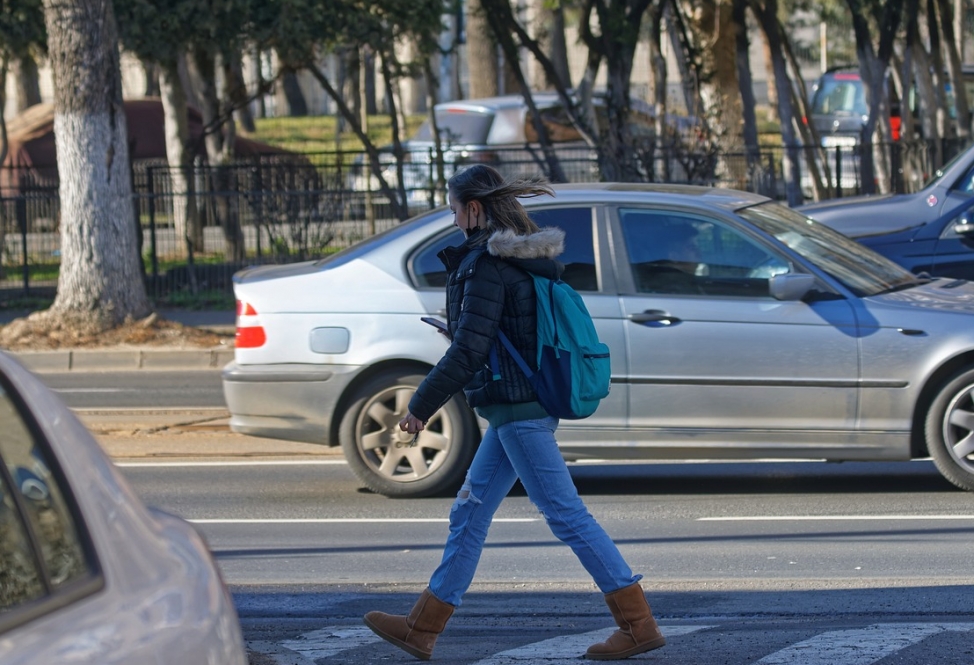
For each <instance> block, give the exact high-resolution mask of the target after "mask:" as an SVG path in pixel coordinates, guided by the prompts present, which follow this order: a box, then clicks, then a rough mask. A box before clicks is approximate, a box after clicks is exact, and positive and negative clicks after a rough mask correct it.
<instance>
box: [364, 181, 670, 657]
mask: <svg viewBox="0 0 974 665" xmlns="http://www.w3.org/2000/svg"><path fill="white" fill-rule="evenodd" d="M447 189H448V194H449V202H450V209H451V210H452V211H453V214H454V224H455V225H456V226H457V227H458V228H459V229H460V230H461V231H463V232H464V234H465V236H466V240H465V241H464V242H463V243H462V244H461V245H460V246H458V247H450V248H447V249H445V250H443V251H442V252H441V253H440V259H441V260H442V261H443V263H444V264H445V265H446V268H447V271H448V272H449V279H448V281H447V292H446V296H447V321H448V330H449V335H450V338H451V344H450V347H449V349H447V351H446V354H445V355H444V356H443V358H442V359H441V360H440V361H439V362H438V363H437V364H436V367H434V368H433V369H432V370H431V371H430V373H429V374H428V375H427V377H426V379H425V380H424V381H423V382H422V384H420V386H419V388H417V390H416V394H415V395H414V396H413V398H412V399H411V400H410V402H409V412H408V413H407V415H406V416H405V417H404V418H403V419H402V420H401V421H400V423H399V427H400V428H401V429H402V430H404V431H406V432H409V433H416V432H419V431H421V430H422V429H424V427H425V424H426V422H427V421H428V420H429V419H430V417H431V416H432V415H433V414H434V413H435V412H436V411H437V410H438V409H439V408H440V407H442V406H443V405H444V404H445V403H446V402H447V401H449V399H450V398H451V397H452V396H453V395H454V394H456V393H457V392H459V391H460V390H463V391H464V394H465V396H466V398H467V402H468V404H469V405H470V406H471V407H472V408H474V409H475V410H476V411H477V413H478V415H480V416H481V417H482V418H484V419H485V420H486V421H487V422H488V424H489V427H488V428H487V430H486V432H485V433H484V437H483V440H482V441H481V443H480V447H479V448H478V449H477V453H476V455H475V456H474V459H473V462H472V463H471V465H470V469H469V470H468V472H467V477H466V480H465V481H464V483H463V486H462V487H461V488H460V492H459V494H458V495H457V499H456V501H455V503H454V504H453V508H452V510H451V512H450V535H449V537H448V539H447V542H446V546H445V548H444V551H443V557H442V560H441V562H440V565H439V567H437V569H436V570H435V571H434V573H433V575H432V577H431V579H430V582H429V586H428V588H427V589H426V590H425V591H424V592H423V593H422V595H421V596H420V597H419V600H417V601H416V604H415V605H414V606H413V608H412V610H411V611H410V613H409V614H408V615H407V616H402V615H390V614H385V613H383V612H369V613H368V614H366V615H365V623H366V625H367V626H369V628H371V629H372V630H373V631H374V632H375V633H376V634H378V635H379V636H380V637H382V638H383V639H385V640H387V641H389V642H391V643H392V644H395V645H396V646H398V647H400V648H401V649H403V650H405V651H407V652H408V653H410V654H412V655H413V656H415V657H417V658H420V659H423V660H428V659H429V658H430V657H431V656H432V653H433V646H434V644H435V642H436V638H437V637H438V636H439V634H440V633H441V632H443V629H444V628H445V627H446V623H447V621H448V620H449V619H450V616H451V615H452V614H453V611H454V609H455V608H456V607H458V606H459V605H460V599H461V597H462V596H463V594H464V592H465V591H466V590H467V588H468V587H469V586H470V584H471V582H472V581H473V576H474V573H475V572H476V569H477V563H478V562H479V560H480V554H481V551H482V550H483V545H484V541H485V540H486V538H487V529H488V528H489V527H490V524H491V520H492V519H493V516H494V513H495V512H496V511H497V508H498V507H499V506H500V503H501V501H503V500H504V497H506V496H507V494H508V493H509V492H510V490H511V488H512V487H513V486H514V483H515V481H517V480H518V479H520V480H521V484H522V485H523V486H524V489H525V490H526V491H527V494H528V497H529V498H530V499H531V501H532V502H533V503H534V504H535V505H536V506H537V507H538V509H539V511H540V512H541V514H542V515H543V516H544V518H545V520H546V522H547V524H548V526H549V528H550V529H551V531H552V533H554V535H555V536H556V537H557V538H558V539H559V540H561V541H562V542H564V543H566V544H567V545H568V546H569V547H571V548H572V550H573V551H574V552H575V555H576V556H577V557H578V559H579V561H580V562H581V564H582V565H583V566H584V567H585V569H586V570H587V571H588V573H589V574H590V575H591V576H592V578H593V580H594V581H595V583H596V585H597V586H598V587H599V589H600V590H601V591H602V592H603V593H604V594H605V601H606V604H607V605H608V606H609V610H610V612H611V613H612V616H613V618H614V619H615V621H616V624H617V625H618V626H619V630H617V631H616V632H615V633H613V634H612V635H611V636H610V637H609V638H608V639H607V640H606V641H605V642H602V643H599V644H594V645H592V646H591V647H589V649H588V651H587V652H586V654H585V656H586V657H587V658H592V659H596V660H616V659H621V658H627V657H629V656H632V655H634V654H637V653H642V652H644V651H649V650H651V649H656V648H658V647H661V646H663V645H664V644H666V640H665V638H664V637H663V635H662V634H661V633H660V631H659V628H658V627H657V625H656V621H655V620H654V618H653V614H652V612H651V610H650V608H649V604H648V603H647V602H646V597H645V595H644V594H643V590H642V587H640V585H639V580H640V579H641V578H642V576H641V575H634V574H633V572H632V570H631V569H630V567H629V565H628V564H627V563H626V561H625V560H624V559H623V557H622V554H621V553H620V552H619V549H618V548H617V547H616V545H615V543H613V542H612V540H611V538H609V536H608V534H606V532H605V531H604V530H603V529H602V527H601V526H599V524H598V523H597V522H596V521H595V518H594V517H592V515H591V514H590V513H589V512H588V509H587V508H586V507H585V504H584V503H583V502H582V500H581V497H579V496H578V492H577V491H576V489H575V485H574V483H573V482H572V479H571V476H570V474H569V472H568V467H567V465H566V464H565V461H564V458H563V457H562V456H561V453H560V452H559V450H558V443H557V441H556V440H555V430H556V428H557V427H558V420H557V419H556V418H552V417H551V416H549V415H548V414H547V413H546V412H545V411H544V409H543V408H542V407H541V405H540V404H539V403H538V402H537V397H536V395H535V392H534V389H533V388H532V387H531V384H530V383H529V382H528V380H527V378H526V377H525V376H524V374H523V373H522V372H521V370H520V369H519V368H518V366H517V365H516V364H515V361H514V360H513V359H512V358H511V356H510V355H508V353H507V352H506V350H505V349H504V348H503V346H501V345H498V349H497V356H498V365H499V368H500V372H498V373H497V374H496V375H495V374H494V372H492V371H491V370H489V369H488V368H487V366H488V363H489V361H488V358H489V356H490V352H491V348H492V347H494V345H495V341H496V339H497V331H498V330H503V331H504V333H505V334H506V335H507V337H508V338H509V339H510V340H511V342H512V343H513V345H514V347H515V348H516V349H517V350H518V351H519V352H520V354H521V356H522V357H523V358H525V359H526V360H528V362H529V363H531V364H532V365H534V364H535V362H536V358H537V353H538V350H537V329H536V328H537V314H536V311H535V306H536V299H535V290H534V281H533V278H532V277H531V275H530V274H529V273H535V274H538V275H542V276H544V277H548V278H551V279H555V278H558V277H559V276H560V274H561V271H562V270H563V266H562V264H561V263H559V262H558V261H556V260H555V257H556V256H558V255H559V254H561V252H562V250H563V249H564V232H563V231H562V230H561V229H558V228H554V227H549V228H544V229H539V228H538V226H537V225H536V224H535V223H534V222H533V221H532V220H531V219H530V217H528V215H527V212H526V211H525V209H524V207H523V206H522V205H521V204H520V202H519V201H518V197H522V198H523V197H535V196H542V195H554V192H553V191H552V190H551V189H550V187H548V186H547V185H545V184H543V183H539V182H525V181H505V180H504V178H503V177H502V176H501V175H500V174H499V173H498V172H497V171H496V170H495V169H493V168H491V167H489V166H485V165H476V166H472V167H470V168H468V169H466V170H464V171H461V172H459V173H457V174H455V175H454V176H453V177H452V178H450V180H449V182H448V183H447Z"/></svg>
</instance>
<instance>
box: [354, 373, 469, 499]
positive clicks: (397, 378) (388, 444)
mask: <svg viewBox="0 0 974 665" xmlns="http://www.w3.org/2000/svg"><path fill="white" fill-rule="evenodd" d="M422 380H423V376H421V375H415V374H407V373H404V372H401V371H392V372H384V373H382V374H378V375H376V376H374V377H372V378H371V379H369V380H368V381H366V382H365V383H364V384H362V385H361V386H360V387H359V388H358V389H357V390H356V392H355V395H354V397H353V399H352V402H351V404H350V405H349V408H348V409H347V410H346V411H345V414H344V416H343V417H342V421H341V425H340V428H339V441H340V442H341V445H342V451H343V452H344V453H345V459H346V460H347V461H348V465H349V467H351V469H352V471H353V472H354V473H355V475H356V476H358V478H359V480H361V481H362V483H364V484H365V486H366V487H367V488H368V489H370V490H371V491H373V492H375V493H377V494H382V495H384V496H388V497H421V496H430V495H435V494H442V493H444V492H446V491H448V490H455V489H456V488H457V487H459V486H460V483H461V482H462V480H463V478H464V476H465V475H466V471H467V467H469V465H470V461H471V460H472V459H473V453H474V451H475V450H476V442H477V440H478V438H479V437H478V436H477V433H476V429H477V425H476V422H475V421H474V418H473V415H472V414H471V413H470V409H469V408H468V407H467V406H466V403H465V402H464V401H463V398H462V397H460V396H454V397H453V398H452V399H451V400H450V401H449V402H447V403H446V405H445V406H443V408H441V409H440V410H439V411H437V412H436V413H435V414H434V415H433V417H432V418H430V420H429V422H428V423H426V429H425V430H423V431H422V432H420V434H419V436H418V437H417V438H416V441H415V443H414V442H413V436H412V435H411V434H407V433H406V432H403V431H401V430H400V429H399V421H400V420H401V419H402V417H403V416H405V415H406V413H407V411H408V407H409V400H410V398H412V396H413V393H415V392H416V387H417V386H418V385H419V384H420V382H421V381H422Z"/></svg>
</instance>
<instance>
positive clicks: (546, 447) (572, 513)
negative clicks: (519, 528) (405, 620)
mask: <svg viewBox="0 0 974 665" xmlns="http://www.w3.org/2000/svg"><path fill="white" fill-rule="evenodd" d="M557 427H558V420H557V419H556V418H543V419H540V420H519V421H515V422H511V423H506V424H504V425H502V426H500V427H498V428H496V429H495V428H494V427H488V428H487V431H486V432H485V433H484V438H483V441H481V443H480V448H478V449H477V453H476V455H475V456H474V459H473V462H472V463H471V465H470V470H469V471H468V472H467V479H466V481H465V482H464V483H463V487H462V488H461V489H460V492H459V494H458V495H457V499H456V502H455V503H454V504H453V509H452V510H451V512H450V536H449V538H448V539H447V541H446V547H445V548H444V550H443V559H442V561H441V562H440V565H439V567H437V569H436V571H434V573H433V576H432V577H431V578H430V584H429V587H430V591H432V592H433V595H435V596H436V597H437V598H439V599H440V600H442V601H443V602H445V603H449V604H450V605H453V606H459V605H460V598H461V596H463V594H464V592H465V591H466V590H467V588H468V587H469V586H470V583H471V582H472V581H473V576H474V572H476V570H477V563H478V562H479V561H480V553H481V551H482V550H483V547H484V541H485V540H486V538H487V529H488V527H490V523H491V520H492V519H493V517H494V513H495V512H496V511H497V508H498V507H499V506H500V504H501V501H503V500H504V497H506V496H507V494H508V493H509V492H510V491H511V488H512V487H514V483H515V481H516V480H517V479H518V478H520V479H521V484H522V485H523V486H524V489H525V490H526V491H527V493H528V497H529V498H530V499H531V501H532V502H533V503H534V504H535V505H536V506H537V507H538V510H539V511H540V512H541V514H542V515H543V516H544V518H545V520H546V521H547V523H548V527H549V528H550V529H551V532H552V533H553V534H554V535H555V536H556V537H557V538H558V539H559V540H561V541H562V542H563V543H565V544H566V545H568V546H569V547H571V548H572V551H574V552H575V556H577V557H578V560H579V561H580V562H581V564H582V566H583V567H584V568H585V570H587V571H588V573H589V574H590V575H591V576H592V579H593V580H595V583H596V585H598V587H599V589H600V590H601V591H602V592H603V593H610V592H612V591H617V590H618V589H621V588H623V587H626V586H629V585H630V584H633V583H634V582H638V581H639V580H640V579H641V578H642V576H641V575H635V576H634V575H633V573H632V569H631V568H629V565H628V564H627V563H626V561H625V559H623V558H622V554H621V553H620V552H619V548H617V547H616V545H615V543H613V542H612V539H611V538H609V535H608V534H607V533H606V532H605V530H604V529H602V527H601V526H599V524H598V522H596V521H595V518H594V517H592V515H591V513H589V512H588V509H587V508H586V507H585V504H584V503H582V499H581V497H579V496H578V492H577V491H576V489H575V484H574V483H573V482H572V479H571V475H570V474H569V472H568V466H567V465H566V464H565V460H564V458H563V457H562V456H561V453H560V452H559V451H558V443H557V442H556V441H555V429H556V428H557Z"/></svg>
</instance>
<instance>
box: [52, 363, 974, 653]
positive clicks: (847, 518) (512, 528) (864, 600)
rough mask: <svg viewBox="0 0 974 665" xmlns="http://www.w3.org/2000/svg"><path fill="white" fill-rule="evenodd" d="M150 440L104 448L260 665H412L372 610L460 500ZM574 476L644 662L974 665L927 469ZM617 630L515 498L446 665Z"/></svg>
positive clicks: (80, 381) (86, 390)
mask: <svg viewBox="0 0 974 665" xmlns="http://www.w3.org/2000/svg"><path fill="white" fill-rule="evenodd" d="M42 378H43V379H44V380H45V382H47V383H48V385H50V386H51V387H53V388H55V390H57V391H58V392H59V393H60V394H61V395H62V397H63V398H64V399H65V400H66V401H67V402H68V403H69V405H71V406H73V407H75V408H78V409H79V410H81V411H84V410H97V409H103V410H105V412H109V411H110V410H111V409H112V408H120V409H122V410H125V409H151V408H168V409H179V408H180V407H187V408H197V409H199V408H206V407H217V408H218V407H220V406H223V400H222V391H221V389H220V382H219V372H191V373H185V372H172V373H169V372H121V373H114V374H79V373H72V374H71V375H58V374H45V375H44V376H43V377H42ZM133 417H135V418H143V416H133ZM164 421H165V419H160V420H159V422H160V423H161V422H164ZM117 422H121V423H124V422H128V421H127V420H126V419H124V418H123V419H121V420H119V421H117ZM174 422H178V418H176V420H175V421H174ZM214 422H215V423H216V424H214ZM119 427H120V428H121V430H126V428H131V427H133V426H131V425H121V426H119ZM149 429H151V430H152V433H151V434H147V433H146V430H145V428H143V427H141V426H140V427H137V428H136V431H134V432H133V431H125V432H122V431H119V432H114V431H112V427H105V428H103V429H102V430H100V431H99V437H100V438H101V439H102V441H103V443H104V444H105V445H106V448H107V449H109V450H112V451H115V454H116V455H119V454H120V453H121V454H124V455H126V456H127V457H124V458H123V457H120V456H117V457H116V460H117V462H118V463H119V464H120V466H121V468H122V471H123V473H124V475H125V476H126V477H127V478H129V480H130V481H131V482H132V484H133V486H134V487H135V488H136V490H137V491H138V492H139V493H140V494H141V495H142V497H143V498H144V499H145V500H146V502H147V503H149V504H152V505H156V506H159V507H162V508H164V509H167V510H169V511H171V512H173V513H176V514H178V515H181V516H183V517H185V518H187V519H190V520H193V521H194V523H196V525H197V527H198V528H199V529H200V530H201V531H202V532H203V533H204V535H205V536H206V538H207V540H208V542H209V544H210V546H211V548H212V550H213V552H214V554H215V555H216V557H217V561H218V564H219V565H220V568H221V570H222V571H223V574H224V576H225V578H226V579H227V581H228V583H229V584H230V587H231V590H232V591H233V593H234V597H235V601H236V605H237V608H238V612H239V614H240V617H241V622H242V624H243V626H244V633H245V638H246V639H247V642H248V647H249V648H250V650H251V665H308V664H310V663H317V664H318V665H320V664H321V663H340V664H341V663H348V664H353V663H354V664H356V665H358V664H361V663H377V664H378V663H383V664H385V663H389V662H412V661H411V659H409V658H408V657H406V656H404V655H403V654H401V653H400V652H399V651H397V650H395V649H394V648H393V647H391V646H390V645H387V644H386V643H384V642H381V641H380V640H379V639H378V638H376V637H375V636H374V635H372V634H371V633H370V632H369V631H368V630H367V629H365V627H364V626H363V625H362V623H361V615H362V614H363V613H364V612H366V611H368V610H371V609H384V610H388V611H396V612H403V613H405V612H406V611H408V609H409V607H410V605H411V603H412V601H413V599H414V598H415V596H416V594H418V593H419V591H421V590H422V588H423V586H424V584H425V582H426V580H427V579H428V577H429V574H430V573H431V571H432V570H433V568H434V567H435V565H436V563H437V562H438V559H439V555H440V552H441V550H442V545H443V541H444V539H445V536H446V532H447V528H448V525H447V522H446V518H447V516H448V514H449V509H450V505H451V503H452V499H451V498H449V497H441V498H431V499H421V500H390V499H387V498H384V497H381V496H376V495H373V494H370V493H368V492H365V491H363V490H362V489H361V488H360V487H359V484H358V482H357V481H356V480H355V478H354V476H353V475H352V474H351V472H350V471H349V470H348V469H347V467H346V466H345V464H344V462H343V460H342V459H341V456H340V455H336V454H333V453H331V452H328V451H327V450H324V449H322V448H321V447H318V446H315V447H310V446H307V444H303V446H304V447H287V446H283V445H281V442H269V441H266V440H264V441H262V440H258V439H253V438H250V437H241V436H239V435H234V434H232V433H229V432H225V431H217V430H219V429H220V425H219V421H218V420H217V421H210V420H207V422H206V423H204V425H202V426H196V425H190V426H182V425H177V426H174V427H168V426H167V427H160V428H158V430H157V428H149ZM309 449H311V450H313V452H310V451H309ZM235 454H236V455H238V456H234V455H235ZM270 455H276V458H272V457H269V456H270ZM160 458H165V459H160ZM571 469H572V473H573V476H574V478H575V481H576V484H577V485H578V487H579V490H580V491H581V492H582V494H583V495H584V497H585V500H586V503H587V504H588V505H589V508H590V510H591V511H592V512H593V514H595V515H596V517H597V518H598V519H599V521H600V522H601V523H602V524H603V525H604V526H605V527H606V529H607V530H608V531H609V533H610V534H611V535H612V536H613V537H614V538H615V539H616V541H617V542H618V543H619V546H620V548H621V549H622V551H623V553H624V554H625V555H626V557H627V559H628V560H629V561H630V563H631V564H632V565H633V567H634V569H635V570H636V571H637V572H639V573H641V574H643V575H645V578H644V579H643V582H642V584H643V586H644V588H645V589H646V591H647V596H648V598H649V599H650V602H651V603H652V605H653V607H654V611H655V613H656V615H657V617H658V618H659V620H660V624H661V626H662V628H663V632H664V634H666V635H667V638H668V640H669V644H668V645H667V646H666V647H665V648H664V649H662V650H660V651H657V652H653V653H651V654H647V655H644V656H638V657H634V658H633V659H631V660H630V662H666V663H670V664H677V665H711V664H713V665H717V664H721V665H784V664H794V665H865V664H866V663H878V664H880V665H928V664H930V663H938V664H941V663H945V664H948V665H952V664H956V665H971V663H972V662H974V603H972V602H971V597H972V591H974V585H972V584H971V574H970V543H971V542H972V535H974V494H966V493H963V492H960V491H957V490H955V489H953V488H952V486H950V485H949V484H948V483H947V482H946V481H944V480H943V479H942V478H941V477H940V475H939V474H938V473H937V471H936V470H935V469H934V467H933V465H932V464H931V463H930V462H926V461H921V462H911V463H845V464H824V463H799V462H787V463H779V462H773V463H750V462H747V463H655V464H587V465H581V464H573V465H571ZM609 630H611V620H610V618H609V615H608V613H607V612H606V609H605V607H604V605H603V603H602V600H601V596H600V594H599V593H598V592H597V590H596V589H595V588H594V587H593V585H592V583H591V581H590V579H589V578H588V576H587V574H586V573H585V572H584V571H583V570H582V569H581V567H580V566H579V565H578V563H577V561H576V560H575V559H574V557H573V556H572V554H571V553H570V552H569V551H568V549H567V548H565V547H564V546H563V545H561V544H560V543H558V542H557V541H556V540H555V539H554V538H553V537H552V536H551V534H550V533H549V532H548V530H547V528H546V526H545V524H544V522H543V520H542V519H541V518H540V516H539V515H538V514H537V512H536V510H535V509H534V507H533V506H532V505H531V504H530V502H529V501H528V500H527V498H526V497H525V496H524V495H523V494H522V493H518V492H517V491H515V493H514V494H513V495H512V496H511V497H509V499H508V500H507V501H506V502H505V504H504V506H503V507H502V509H501V511H500V513H499V514H498V521H497V522H496V523H495V525H494V527H493V528H492V529H491V534H490V537H489V539H488V545H487V547H486V549H485V552H484V555H483V559H482V562H481V566H480V568H479V570H478V575H477V578H476V580H475V582H474V585H473V587H472V588H471V590H470V592H469V593H468V594H467V596H465V599H464V603H463V605H462V607H461V608H459V609H458V611H457V613H456V615H455V617H454V619H453V620H451V622H450V625H449V627H448V629H447V631H446V632H445V633H444V635H443V636H442V637H441V639H440V641H439V643H438V646H437V651H436V654H435V655H434V659H435V660H436V661H437V662H439V663H445V664H448V665H452V664H456V665H461V664H462V665H500V664H504V665H514V664H515V663H516V664H518V665H521V664H525V663H530V664H533V663H539V664H553V663H556V664H561V665H565V664H567V663H569V662H572V663H577V662H578V655H579V654H580V653H582V652H584V650H585V648H586V647H587V646H588V644H590V643H592V642H594V641H598V640H600V639H601V638H602V637H603V636H604V635H605V634H606V633H607V632H608V631H609Z"/></svg>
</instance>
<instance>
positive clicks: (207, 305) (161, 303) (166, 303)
mask: <svg viewBox="0 0 974 665" xmlns="http://www.w3.org/2000/svg"><path fill="white" fill-rule="evenodd" d="M155 304H156V306H157V307H175V308H179V309H191V310H197V311H199V310H204V309H213V310H228V309H230V310H232V309H234V308H235V307H236V301H235V300H234V297H233V294H232V293H227V292H226V291H216V290H210V291H198V292H197V293H190V292H189V291H173V292H170V293H168V294H166V295H165V296H162V297H160V298H158V299H157V300H156V303H155Z"/></svg>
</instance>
